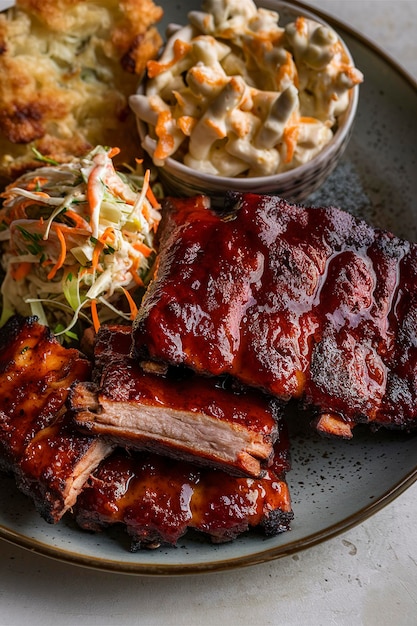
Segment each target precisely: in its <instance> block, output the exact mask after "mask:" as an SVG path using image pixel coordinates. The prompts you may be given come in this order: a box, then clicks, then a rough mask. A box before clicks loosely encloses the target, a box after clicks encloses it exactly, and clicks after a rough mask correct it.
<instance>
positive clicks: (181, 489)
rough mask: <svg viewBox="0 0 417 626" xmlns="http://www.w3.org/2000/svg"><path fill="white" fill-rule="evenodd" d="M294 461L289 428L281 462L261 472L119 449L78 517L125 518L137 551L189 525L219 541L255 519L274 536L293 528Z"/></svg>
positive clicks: (170, 539) (94, 480)
mask: <svg viewBox="0 0 417 626" xmlns="http://www.w3.org/2000/svg"><path fill="white" fill-rule="evenodd" d="M288 467H289V465H288V439H287V438H285V437H284V436H283V437H282V438H281V440H280V442H279V444H276V446H275V455H274V462H273V464H272V465H271V467H269V468H268V470H267V471H266V472H265V474H264V476H263V477H262V478H258V479H253V478H244V477H236V476H231V475H230V474H228V473H225V472H223V471H221V470H215V469H212V468H208V467H198V466H196V465H194V464H191V463H187V462H185V461H175V460H173V459H168V458H167V457H163V456H160V455H156V454H152V453H147V452H142V453H141V452H136V453H131V454H128V453H127V452H126V451H124V450H121V449H119V450H117V451H116V452H114V453H113V454H112V455H111V456H110V457H108V458H107V459H105V460H104V461H103V462H102V463H101V465H100V466H99V467H98V469H97V470H96V471H95V472H94V474H93V475H92V477H91V479H90V481H89V486H87V487H86V488H85V489H84V490H83V492H82V493H81V495H80V496H79V498H78V500H77V503H76V506H75V508H74V515H75V520H76V522H77V523H78V524H79V526H80V527H82V528H84V529H86V530H92V531H100V530H103V529H105V528H108V527H111V526H115V525H122V526H123V527H124V528H125V530H126V531H127V532H128V534H129V535H130V537H131V549H132V550H133V551H135V550H137V549H139V548H157V547H158V546H159V545H160V544H162V543H164V544H172V545H175V544H176V543H177V542H178V540H179V539H180V537H182V536H183V535H184V534H185V533H186V532H187V530H188V529H193V530H196V531H199V532H201V533H204V535H206V536H208V537H210V539H211V541H212V542H214V543H221V542H226V541H231V540H233V539H235V538H236V537H237V536H238V535H240V534H241V533H243V532H246V531H247V530H248V529H249V528H254V527H256V528H257V529H258V530H260V531H263V533H264V534H265V535H266V536H273V535H276V534H278V533H281V532H284V531H287V530H288V529H289V525H290V522H291V520H292V518H293V513H292V510H291V503H290V496H289V491H288V486H287V484H286V482H285V472H286V471H287V469H288Z"/></svg>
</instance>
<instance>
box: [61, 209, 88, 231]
mask: <svg viewBox="0 0 417 626" xmlns="http://www.w3.org/2000/svg"><path fill="white" fill-rule="evenodd" d="M65 216H66V217H69V219H70V220H72V221H73V222H74V224H75V227H76V228H83V229H85V230H91V228H90V225H89V224H88V222H86V220H85V219H84V218H83V217H81V215H78V213H76V212H75V211H73V210H72V209H67V210H66V211H65Z"/></svg>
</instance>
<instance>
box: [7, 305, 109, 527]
mask: <svg viewBox="0 0 417 626" xmlns="http://www.w3.org/2000/svg"><path fill="white" fill-rule="evenodd" d="M90 372H91V365H90V363H89V362H88V361H87V360H86V359H85V358H84V357H82V355H81V354H80V353H79V352H78V350H75V349H67V348H64V347H62V346H61V345H60V344H59V343H58V342H57V341H56V340H55V339H54V337H53V336H52V334H51V332H50V330H49V329H48V328H47V327H46V326H43V325H41V324H39V323H38V321H37V318H35V317H31V318H21V317H13V318H11V319H10V320H9V321H8V322H7V324H6V325H5V326H4V327H3V328H2V329H1V331H0V406H1V411H0V467H2V469H5V470H6V471H10V472H12V473H13V474H14V476H15V478H16V482H17V485H18V487H19V488H20V489H21V490H22V491H24V492H25V493H26V494H27V495H29V496H30V497H31V498H32V499H33V501H34V503H35V505H36V507H37V509H38V510H39V511H40V513H41V515H42V516H43V517H44V518H45V519H46V520H47V521H48V522H56V521H58V520H59V519H60V518H61V517H62V515H63V514H64V513H65V512H66V511H67V510H68V509H69V508H71V507H72V506H73V504H74V502H75V500H76V498H77V495H78V493H79V492H80V490H81V488H82V486H83V484H84V483H85V481H86V480H87V478H88V476H89V474H90V472H91V471H92V470H93V469H95V467H97V465H98V464H99V462H100V461H101V460H102V459H103V458H104V456H106V455H107V454H109V453H110V451H111V446H109V444H108V443H105V442H104V441H102V440H99V439H98V438H94V439H93V438H92V437H86V436H84V435H80V433H78V432H77V431H76V430H75V429H74V428H73V426H72V425H71V420H70V416H69V415H68V413H67V410H66V405H65V403H66V400H67V398H68V393H69V389H70V387H71V385H72V384H73V383H74V382H76V381H79V380H85V379H87V378H88V377H89V376H90Z"/></svg>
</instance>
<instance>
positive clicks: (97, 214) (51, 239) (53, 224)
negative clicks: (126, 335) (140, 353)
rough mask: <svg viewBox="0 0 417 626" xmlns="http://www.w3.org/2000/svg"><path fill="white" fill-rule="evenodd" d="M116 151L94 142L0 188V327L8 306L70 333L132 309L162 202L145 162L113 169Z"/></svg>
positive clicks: (147, 269) (128, 314) (123, 315)
mask: <svg viewBox="0 0 417 626" xmlns="http://www.w3.org/2000/svg"><path fill="white" fill-rule="evenodd" d="M117 152H118V151H117V149H110V150H107V149H105V148H103V147H102V146H98V147H96V148H95V149H94V150H93V151H92V152H91V153H90V154H88V155H87V156H86V157H85V158H82V159H77V160H73V161H71V162H69V163H66V164H64V165H54V164H49V163H48V164H45V165H44V166H42V167H39V168H38V169H36V170H34V171H31V172H28V173H26V174H24V175H23V176H21V177H20V178H19V179H18V180H17V181H15V182H14V183H13V184H11V185H9V186H8V187H7V188H6V190H5V191H4V193H3V194H1V197H2V198H3V207H2V209H1V210H0V245H1V246H2V250H3V254H2V267H3V270H4V273H5V276H4V280H3V282H2V286H1V293H2V299H3V306H2V313H1V317H0V326H1V325H3V324H4V323H5V322H6V321H7V319H8V318H9V317H10V316H11V315H13V314H15V313H20V314H21V315H37V316H38V318H39V320H40V321H41V322H42V323H44V324H47V325H48V326H50V328H51V329H52V330H53V331H54V332H55V334H56V335H57V336H63V337H64V338H66V339H69V340H71V339H74V337H75V332H76V331H77V328H78V327H79V326H80V323H81V327H82V326H83V325H85V324H90V325H91V324H92V325H93V326H94V327H95V328H96V329H97V328H98V326H99V325H100V324H101V323H103V322H107V321H115V320H117V319H126V320H129V319H132V318H133V317H134V315H135V313H136V304H135V300H134V299H133V298H132V296H134V297H135V296H137V295H138V294H139V296H140V293H141V291H143V287H144V286H145V285H146V282H147V281H148V280H149V275H150V271H151V266H152V260H153V258H154V252H155V251H154V236H155V233H156V230H157V228H158V224H159V221H160V217H161V216H160V211H159V208H160V205H159V201H158V200H157V198H156V196H155V193H154V192H153V190H152V188H151V185H150V172H149V170H146V171H145V172H144V173H143V172H141V171H138V172H128V173H126V174H125V173H121V172H117V171H116V170H115V169H114V166H113V161H112V157H113V156H114V155H115V154H117ZM157 195H158V193H157ZM137 300H138V298H137V297H136V301H137Z"/></svg>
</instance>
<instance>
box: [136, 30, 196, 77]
mask: <svg viewBox="0 0 417 626" xmlns="http://www.w3.org/2000/svg"><path fill="white" fill-rule="evenodd" d="M191 49H192V46H191V44H190V43H188V41H183V40H181V39H177V40H176V41H175V42H174V46H173V52H174V56H173V58H172V59H171V61H168V63H161V62H160V61H154V60H151V61H148V62H147V64H146V68H147V70H148V76H149V78H155V76H158V75H159V74H161V73H162V72H165V71H166V70H169V69H170V68H171V67H173V66H174V65H175V64H176V63H177V62H178V61H180V60H181V59H182V58H183V57H185V56H186V55H187V54H188V53H189V52H190V50H191Z"/></svg>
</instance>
